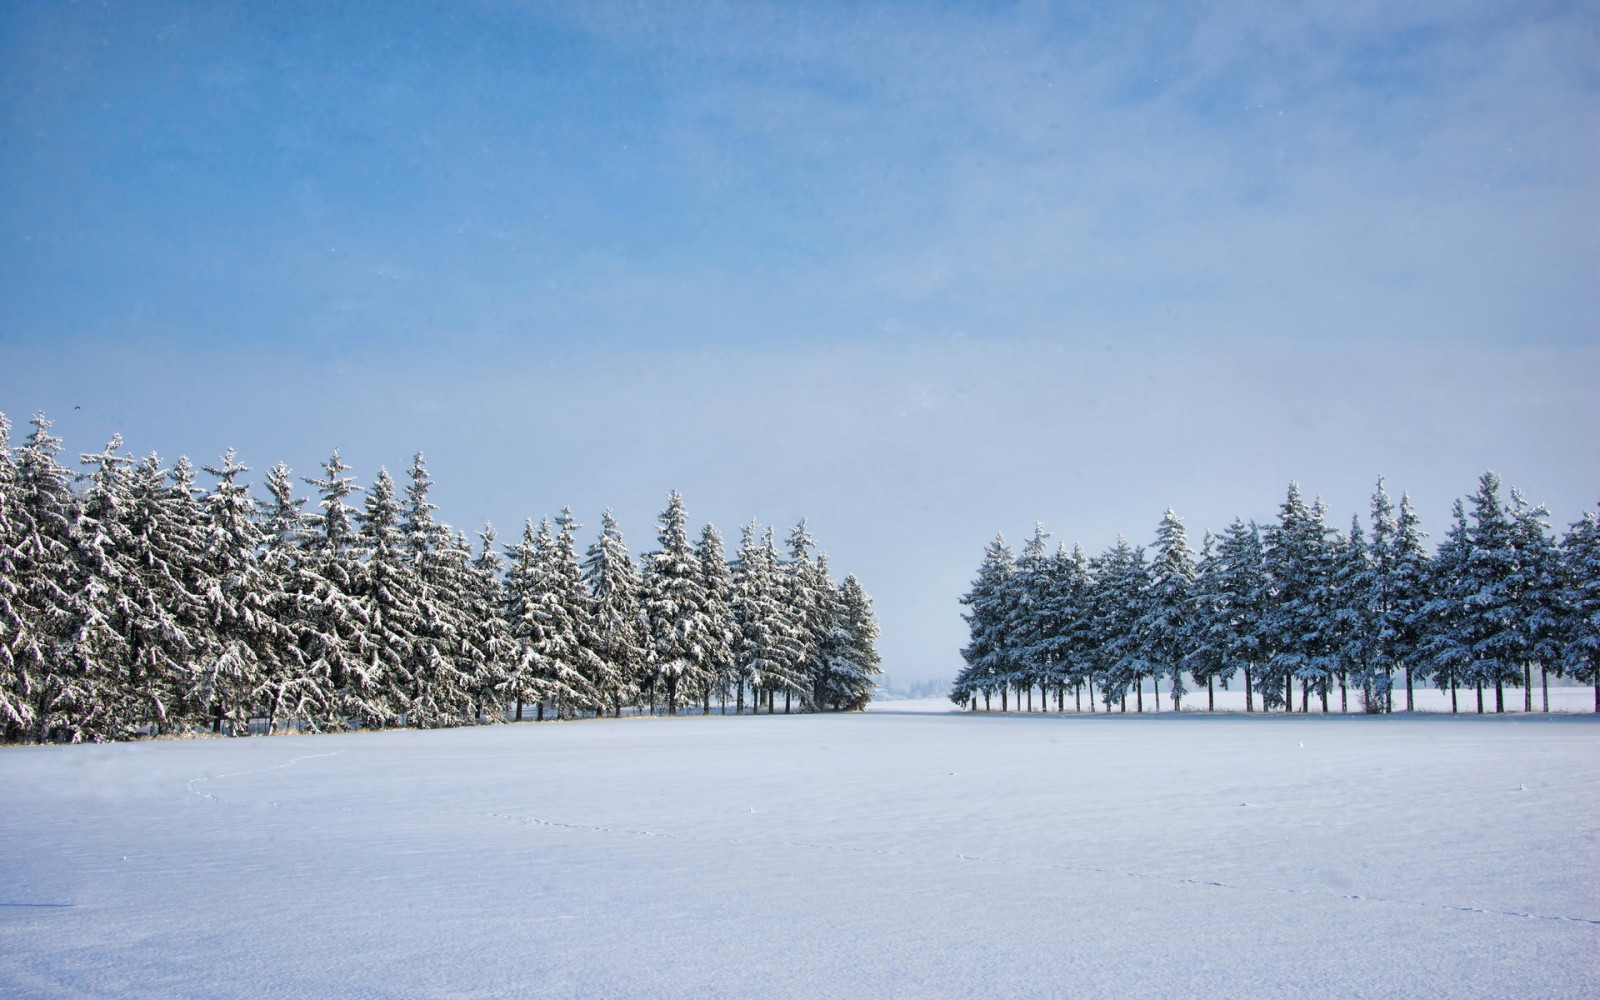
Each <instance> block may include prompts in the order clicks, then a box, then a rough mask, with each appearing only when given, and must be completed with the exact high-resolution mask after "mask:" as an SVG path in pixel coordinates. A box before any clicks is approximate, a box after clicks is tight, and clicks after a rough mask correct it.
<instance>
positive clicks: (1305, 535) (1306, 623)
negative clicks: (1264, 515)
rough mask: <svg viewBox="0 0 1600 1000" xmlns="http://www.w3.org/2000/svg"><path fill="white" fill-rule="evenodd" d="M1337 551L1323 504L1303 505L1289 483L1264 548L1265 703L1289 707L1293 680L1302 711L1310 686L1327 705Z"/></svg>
mask: <svg viewBox="0 0 1600 1000" xmlns="http://www.w3.org/2000/svg"><path fill="white" fill-rule="evenodd" d="M1335 551H1336V548H1335V546H1334V543H1333V540H1332V539H1331V538H1330V532H1329V530H1328V526H1327V523H1326V521H1325V519H1324V508H1323V505H1322V502H1321V501H1320V500H1319V501H1317V502H1316V503H1314V504H1311V505H1307V504H1306V502H1305V501H1304V500H1303V499H1301V497H1300V488H1299V485H1298V484H1296V483H1290V484H1289V492H1288V496H1287V497H1286V499H1285V500H1284V503H1283V506H1282V507H1281V508H1279V514H1278V524H1276V525H1274V526H1273V527H1272V528H1271V530H1270V531H1269V532H1268V534H1267V538H1266V547H1265V552H1264V555H1265V564H1266V567H1267V573H1268V575H1269V576H1270V578H1271V580H1272V599H1271V602H1270V604H1269V605H1268V608H1267V614H1266V617H1265V619H1264V621H1263V623H1262V624H1263V630H1262V631H1263V634H1264V636H1266V637H1268V638H1269V639H1270V642H1269V644H1268V646H1267V657H1266V662H1265V663H1264V664H1263V667H1262V669H1263V672H1264V673H1265V674H1266V675H1267V681H1268V683H1267V684H1266V685H1265V687H1264V688H1263V691H1262V696H1263V698H1264V699H1265V700H1266V702H1267V703H1268V704H1269V705H1270V704H1274V703H1278V704H1283V705H1284V706H1285V708H1286V709H1287V710H1292V709H1293V707H1294V705H1293V701H1294V698H1293V684H1294V681H1295V680H1296V679H1298V680H1299V681H1300V695H1301V700H1300V710H1301V711H1302V712H1305V711H1309V710H1310V697H1311V690H1312V689H1313V688H1316V689H1317V690H1318V691H1319V692H1320V693H1321V694H1322V698H1323V708H1324V710H1326V708H1327V682H1328V679H1329V677H1330V676H1331V675H1332V673H1333V670H1334V668H1335V662H1334V658H1333V652H1334V646H1333V631H1332V626H1333V615H1332V609H1331V605H1332V603H1333V602H1332V577H1333V573H1332V563H1333V555H1334V552H1335ZM1280 691H1281V692H1282V696H1281V698H1280V697H1278V696H1277V695H1278V692H1280Z"/></svg>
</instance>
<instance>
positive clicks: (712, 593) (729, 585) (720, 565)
mask: <svg viewBox="0 0 1600 1000" xmlns="http://www.w3.org/2000/svg"><path fill="white" fill-rule="evenodd" d="M694 556H695V560H696V562H698V563H699V564H700V588H699V589H700V613H701V616H702V617H703V618H704V620H705V627H704V636H705V638H704V641H703V643H702V646H703V651H702V656H703V657H704V669H703V670H702V671H701V673H702V674H703V677H702V681H701V685H702V686H701V692H700V694H701V699H702V701H701V708H702V709H703V711H704V712H705V713H706V714H710V712H711V697H712V695H713V694H716V695H719V696H720V697H721V699H722V704H723V707H724V708H726V707H727V703H728V694H729V692H730V691H731V690H732V687H733V684H734V683H735V681H736V679H737V676H738V664H737V660H736V659H735V657H734V644H735V642H736V641H737V639H738V634H739V629H738V626H737V624H736V623H735V622H734V619H733V609H732V606H731V605H732V601H733V578H732V577H731V576H730V575H729V571H728V560H727V556H726V555H725V554H724V552H723V547H722V536H721V535H720V534H718V532H717V529H716V526H715V525H711V524H707V525H706V526H705V527H704V528H702V529H701V531H700V540H699V541H698V542H697V543H696V544H695V549H694Z"/></svg>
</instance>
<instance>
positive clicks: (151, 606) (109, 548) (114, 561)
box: [56, 435, 184, 743]
mask: <svg viewBox="0 0 1600 1000" xmlns="http://www.w3.org/2000/svg"><path fill="white" fill-rule="evenodd" d="M121 451H122V437H121V436H120V435H118V436H114V437H113V438H112V439H111V441H110V443H108V444H107V445H106V447H105V450H104V451H102V452H100V453H99V454H86V455H81V456H79V460H80V461H81V462H82V463H83V464H84V465H86V466H93V467H94V471H93V472H91V473H89V474H87V475H86V476H84V477H83V478H84V479H85V480H86V488H85V489H84V490H83V493H82V496H81V502H80V503H78V504H77V505H76V507H75V510H76V513H77V519H76V523H75V524H74V525H73V527H72V532H71V538H72V540H73V543H74V545H73V548H74V556H75V557H76V561H77V564H78V573H77V574H76V575H77V578H78V580H79V581H80V584H79V590H78V591H77V592H76V593H75V595H74V598H75V600H74V612H75V613H74V619H75V620H74V622H73V628H72V636H71V639H70V640H69V641H68V642H67V643H66V644H65V645H64V646H63V647H62V649H61V654H62V655H61V659H60V661H59V662H58V664H57V666H56V669H57V674H58V676H59V677H60V679H61V680H62V681H63V683H64V684H65V685H66V686H65V689H64V690H63V692H62V694H63V698H62V700H61V701H60V702H59V703H58V704H59V706H60V709H61V712H62V716H63V722H65V723H66V728H67V730H68V733H69V738H70V739H71V740H72V741H73V742H75V743H76V742H79V741H82V740H102V739H118V738H123V739H125V738H127V737H130V736H132V735H134V733H135V732H136V729H135V727H136V725H137V724H138V722H139V721H141V720H140V719H139V718H138V714H139V713H138V709H137V708H136V707H135V704H134V702H135V701H136V700H137V698H136V696H134V695H133V690H134V687H135V684H136V683H137V684H138V687H139V688H140V689H141V690H142V689H145V688H147V687H148V686H149V685H148V684H147V683H145V679H144V678H142V677H140V678H138V679H137V681H136V680H135V678H134V677H130V676H129V670H130V661H131V660H132V658H133V655H135V652H136V651H135V648H133V642H134V639H135V636H134V635H133V633H135V632H136V630H138V629H139V625H140V624H141V619H142V618H143V617H144V615H145V614H146V613H149V612H150V611H153V612H154V613H155V614H157V615H161V616H166V615H167V610H166V607H165V605H164V604H163V603H162V602H161V600H160V595H159V594H156V593H152V592H151V591H150V589H149V588H148V587H146V586H145V584H146V582H147V581H146V579H145V578H144V574H141V573H140V569H141V568H142V567H141V566H140V562H139V559H138V556H137V555H136V554H135V552H134V545H133V541H132V539H131V537H130V535H129V522H130V521H131V520H132V518H131V516H130V511H129V508H130V507H131V506H132V503H133V498H132V488H131V486H130V484H129V482H128V478H129V477H128V467H129V466H131V465H132V464H133V460H132V459H131V458H129V457H127V456H126V455H123V454H120V452H121ZM157 544H158V545H159V542H158V543H157ZM167 620H168V621H169V622H170V624H168V625H167V627H166V628H164V629H163V628H160V627H159V626H158V631H157V632H156V635H155V640H156V643H157V644H160V645H165V643H164V642H162V640H171V641H180V642H181V641H182V640H183V639H184V636H183V633H182V631H181V630H180V629H179V627H178V625H177V623H176V622H175V621H171V619H170V618H168V619H167ZM163 624H165V623H163ZM157 699H158V700H159V695H157Z"/></svg>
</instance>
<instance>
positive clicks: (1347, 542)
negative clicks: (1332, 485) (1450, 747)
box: [950, 472, 1600, 713]
mask: <svg viewBox="0 0 1600 1000" xmlns="http://www.w3.org/2000/svg"><path fill="white" fill-rule="evenodd" d="M1326 514H1327V510H1326V507H1325V506H1324V504H1323V503H1322V501H1320V500H1317V501H1315V502H1313V503H1310V504H1307V503H1306V502H1305V500H1304V499H1303V498H1302V497H1301V495H1300V490H1299V488H1298V487H1297V486H1296V485H1294V484H1291V485H1290V487H1289V492H1288V497H1287V499H1286V500H1285V501H1284V503H1283V506H1282V507H1281V508H1280V510H1279V515H1278V521H1277V523H1276V524H1269V525H1266V526H1260V525H1257V524H1255V523H1253V522H1252V523H1248V524H1247V523H1245V522H1244V521H1241V520H1238V519H1235V520H1234V522H1233V523H1232V524H1231V525H1229V526H1228V528H1227V529H1226V530H1224V531H1223V532H1222V533H1221V534H1220V535H1212V534H1211V533H1209V532H1207V534H1206V536H1205V540H1204V542H1203V543H1202V545H1201V548H1200V552H1199V553H1198V554H1197V553H1195V552H1194V551H1193V550H1192V549H1191V548H1190V545H1189V543H1188V540H1187V536H1186V533H1185V531H1184V527H1183V522H1182V521H1181V520H1180V519H1179V518H1178V516H1177V515H1176V514H1174V513H1173V512H1172V511H1171V510H1170V509H1169V510H1168V511H1167V512H1166V514H1165V516H1164V517H1163V518H1162V519H1161V523H1160V526H1159V527H1158V528H1157V531H1156V540H1155V544H1154V546H1153V551H1152V552H1151V554H1150V555H1149V556H1148V557H1147V555H1146V552H1145V550H1144V549H1143V548H1140V547H1134V546H1131V545H1129V544H1128V543H1127V542H1126V541H1125V540H1123V539H1120V538H1119V539H1118V540H1117V544H1116V545H1115V546H1113V547H1112V548H1110V549H1108V550H1107V551H1105V552H1104V553H1102V554H1100V555H1098V556H1095V557H1093V558H1088V557H1086V556H1085V555H1084V552H1083V549H1082V548H1081V547H1080V548H1076V549H1074V550H1073V551H1070V552H1069V551H1068V550H1067V549H1066V548H1065V547H1064V546H1063V547H1061V548H1058V549H1057V550H1056V551H1055V553H1053V554H1052V553H1050V552H1049V551H1047V549H1046V544H1045V540H1046V538H1047V537H1048V536H1047V535H1046V534H1045V532H1044V529H1043V528H1042V526H1036V527H1035V530H1034V535H1033V538H1032V539H1031V540H1030V541H1029V542H1028V543H1027V545H1026V546H1025V547H1024V549H1023V550H1022V554H1021V555H1020V556H1014V555H1013V553H1012V551H1011V549H1010V548H1009V547H1008V546H1007V545H1006V542H1005V539H1004V538H1003V537H996V539H995V540H994V542H992V543H991V544H990V545H989V547H988V550H987V551H986V553H985V555H984V560H983V563H982V566H981V568H980V569H979V571H978V578H977V580H976V582H975V583H974V584H973V587H972V590H971V592H970V593H968V594H967V595H966V596H965V597H964V598H963V599H962V601H963V603H964V604H966V606H967V608H968V611H967V613H966V614H965V616H964V617H965V618H966V620H967V623H968V625H969V627H970V629H971V642H970V643H969V645H968V646H967V647H966V648H965V649H964V650H962V655H963V657H964V658H965V660H966V666H965V668H964V669H963V670H962V672H961V674H960V676H959V677H958V678H957V679H956V682H955V684H954V686H953V689H952V692H951V695H950V697H951V700H953V701H955V702H956V703H957V704H959V705H964V706H970V707H972V708H973V709H976V708H977V707H978V704H979V702H980V701H981V702H982V704H983V705H984V707H985V708H986V709H987V708H989V707H991V706H992V705H993V703H994V702H995V701H996V700H998V702H999V707H1000V708H1001V709H1002V710H1004V709H1006V708H1007V707H1008V703H1009V700H1010V698H1011V697H1015V698H1016V699H1017V702H1018V707H1021V700H1022V698H1023V697H1024V695H1025V696H1026V697H1027V699H1028V704H1029V707H1030V708H1031V707H1032V697H1033V690H1034V689H1035V688H1037V689H1039V692H1040V696H1041V698H1042V699H1044V698H1047V697H1048V694H1049V693H1050V692H1052V691H1053V692H1054V693H1055V696H1056V708H1057V709H1058V710H1062V709H1064V707H1065V701H1066V697H1067V693H1068V692H1069V691H1070V692H1071V693H1072V698H1073V703H1074V705H1075V706H1077V707H1079V708H1080V709H1081V707H1082V705H1083V701H1084V698H1085V695H1087V700H1088V705H1089V710H1090V711H1094V709H1095V702H1096V699H1098V700H1099V701H1100V703H1101V704H1103V705H1104V706H1105V707H1106V708H1107V709H1108V710H1109V709H1110V708H1111V707H1112V706H1113V705H1120V706H1121V707H1122V710H1123V711H1126V710H1127V702H1128V698H1129V696H1130V693H1131V695H1132V697H1133V699H1134V702H1135V707H1136V709H1137V710H1138V711H1143V709H1144V697H1143V687H1144V684H1145V683H1146V682H1147V681H1149V682H1150V683H1152V684H1153V685H1154V689H1155V691H1156V693H1157V697H1158V698H1159V693H1160V688H1161V683H1162V681H1163V680H1165V681H1166V682H1167V684H1168V686H1169V687H1168V689H1169V691H1170V693H1171V698H1172V701H1173V704H1174V705H1175V706H1178V707H1180V708H1181V706H1182V699H1183V697H1184V695H1185V694H1186V693H1187V692H1188V686H1189V684H1191V683H1193V684H1196V685H1201V686H1204V687H1205V689H1206V692H1207V708H1208V709H1210V708H1212V707H1213V706H1214V695H1215V686H1216V685H1217V684H1221V685H1222V686H1223V687H1224V688H1226V687H1227V685H1228V684H1229V683H1231V682H1233V681H1234V680H1236V679H1242V680H1243V684H1244V690H1245V702H1246V705H1247V706H1248V707H1249V708H1250V709H1251V710H1252V711H1253V710H1254V706H1255V700H1256V698H1257V697H1258V696H1259V698H1260V702H1261V705H1262V708H1263V710H1268V709H1273V708H1282V709H1284V710H1286V711H1292V710H1293V709H1294V702H1295V686H1296V684H1298V685H1299V695H1300V698H1299V702H1300V711H1302V712H1305V711H1309V710H1310V702H1311V698H1312V696H1313V695H1316V696H1317V697H1318V698H1319V700H1320V701H1321V707H1322V710H1323V711H1324V712H1326V711H1328V700H1329V695H1330V691H1331V689H1332V687H1333V686H1334V685H1337V687H1338V693H1339V707H1340V710H1341V711H1348V710H1349V707H1350V692H1351V689H1354V690H1355V691H1356V692H1357V693H1358V695H1359V705H1360V707H1361V708H1363V709H1364V710H1365V711H1368V712H1388V711H1392V710H1393V709H1394V708H1395V700H1396V693H1395V691H1394V687H1395V685H1396V684H1397V683H1399V684H1401V685H1403V691H1404V705H1405V709H1406V710H1407V711H1410V710H1412V708H1413V706H1414V689H1415V686H1416V685H1421V684H1427V683H1432V684H1434V685H1435V686H1436V687H1437V688H1438V689H1440V690H1448V691H1449V692H1450V706H1451V710H1452V711H1456V710H1458V708H1459V704H1458V692H1459V691H1460V689H1461V688H1463V687H1465V688H1471V689H1474V690H1475V691H1476V693H1477V709H1478V711H1479V712H1480V713H1481V712H1483V711H1484V694H1485V691H1486V690H1492V691H1493V694H1494V710H1495V711H1497V712H1500V711H1504V710H1505V689H1506V688H1507V687H1512V688H1517V687H1520V688H1521V689H1522V691H1523V707H1524V709H1525V710H1527V711H1532V710H1533V671H1534V668H1535V667H1537V669H1538V674H1539V681H1540V684H1541V687H1542V689H1543V704H1542V707H1543V709H1544V710H1545V711H1549V707H1550V704H1549V689H1548V678H1549V675H1550V674H1552V673H1553V674H1556V675H1558V676H1559V675H1565V676H1570V677H1572V678H1575V679H1577V680H1580V681H1583V682H1586V683H1591V684H1593V685H1594V689H1595V711H1597V712H1600V527H1597V523H1596V518H1595V514H1594V513H1593V512H1590V513H1588V514H1586V515H1585V516H1584V517H1583V518H1582V519H1581V520H1579V521H1578V522H1577V523H1575V524H1573V525H1572V526H1571V527H1570V528H1569V529H1568V530H1567V532H1566V533H1565V535H1564V536H1563V537H1562V538H1561V539H1560V540H1559V541H1558V540H1557V539H1556V538H1555V537H1554V535H1553V533H1552V531H1551V529H1550V526H1549V515H1548V513H1547V512H1546V510H1545V508H1544V507H1543V506H1537V505H1533V504H1530V503H1528V502H1527V501H1526V500H1524V499H1523V498H1522V496H1521V495H1520V494H1519V493H1518V492H1517V491H1516V490H1514V489H1513V490H1512V491H1511V499H1510V503H1509V504H1507V503H1506V502H1504V501H1503V500H1502V498H1501V495H1500V480H1499V479H1498V477H1496V476H1495V474H1494V473H1492V472H1486V473H1484V474H1483V476H1482V477H1481V479H1480V480H1479V482H1478V489H1477V491H1476V492H1475V493H1474V494H1472V495H1471V496H1470V497H1468V498H1464V499H1462V500H1458V501H1457V502H1456V504H1455V517H1454V523H1453V524H1452V525H1451V527H1450V530H1449V531H1448V532H1447V534H1446V535H1445V538H1444V539H1443V541H1442V542H1441V543H1440V545H1439V546H1438V547H1437V549H1436V551H1434V552H1433V553H1432V554H1430V553H1429V552H1428V550H1427V548H1426V547H1425V545H1424V539H1425V538H1426V536H1425V535H1424V534H1423V532H1422V530H1421V525H1420V523H1419V521H1418V519H1417V516H1416V513H1415V512H1414V511H1413V510H1412V507H1411V503H1410V500H1409V498H1407V497H1404V496H1402V497H1401V500H1400V506H1399V510H1398V511H1396V509H1395V507H1394V505H1393V503H1392V502H1391V501H1390V498H1389V496H1388V494H1387V493H1386V492H1385V491H1384V488H1383V481H1382V480H1379V482H1378V488H1377V491H1376V492H1375V493H1374V495H1373V497H1372V510H1371V520H1370V527H1369V528H1368V529H1367V530H1363V527H1362V524H1361V520H1360V518H1359V517H1354V518H1352V519H1351V523H1350V530H1349V532H1348V533H1343V532H1340V531H1338V530H1337V529H1335V528H1333V527H1331V526H1330V525H1329V524H1328V523H1327V519H1326Z"/></svg>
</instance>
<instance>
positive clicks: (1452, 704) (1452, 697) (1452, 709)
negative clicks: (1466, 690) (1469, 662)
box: [1450, 674, 1457, 715]
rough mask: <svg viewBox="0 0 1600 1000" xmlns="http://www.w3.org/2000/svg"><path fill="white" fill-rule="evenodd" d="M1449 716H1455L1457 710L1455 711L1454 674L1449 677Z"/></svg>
mask: <svg viewBox="0 0 1600 1000" xmlns="http://www.w3.org/2000/svg"><path fill="white" fill-rule="evenodd" d="M1450 714H1451V715H1455V714H1457V710H1456V678H1455V675H1454V674H1451V675H1450Z"/></svg>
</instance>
